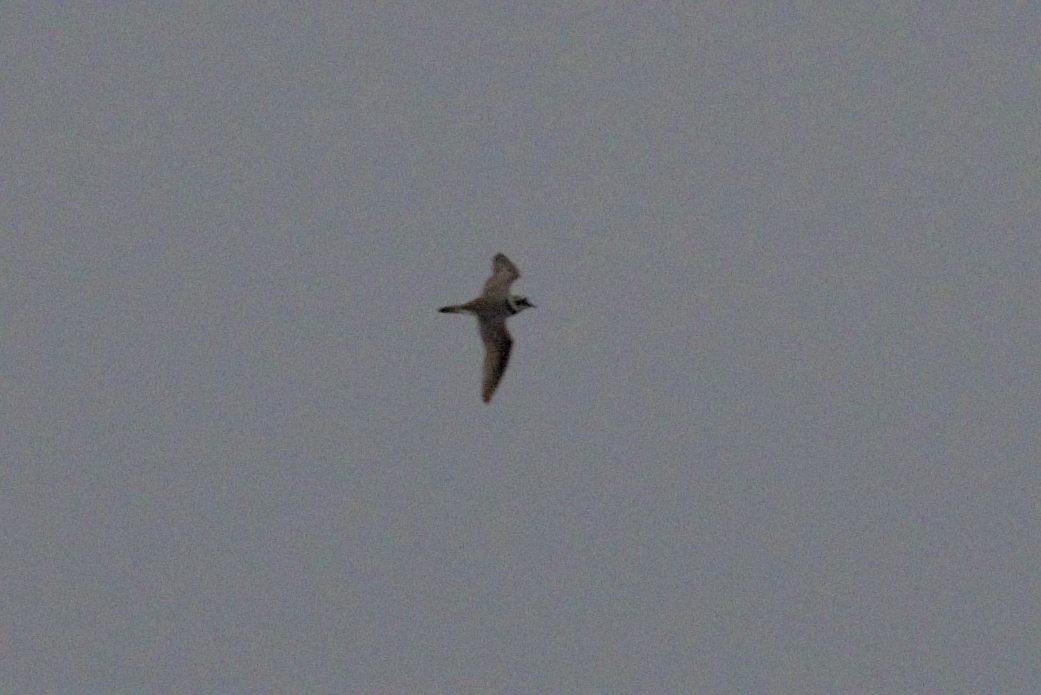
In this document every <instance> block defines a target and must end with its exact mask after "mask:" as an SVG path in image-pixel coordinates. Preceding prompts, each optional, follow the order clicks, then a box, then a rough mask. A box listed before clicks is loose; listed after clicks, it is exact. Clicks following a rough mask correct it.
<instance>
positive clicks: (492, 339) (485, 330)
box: [478, 256, 513, 403]
mask: <svg viewBox="0 0 1041 695" xmlns="http://www.w3.org/2000/svg"><path fill="white" fill-rule="evenodd" d="M503 258H505V256H503ZM508 262H509V261H507V263H508ZM478 324H479V327H480V329H481V340H482V341H483V342H484V369H483V378H482V379H481V400H483V401H484V402H485V403H487V402H489V401H491V400H492V394H493V393H495V387H497V386H498V385H499V381H500V380H501V379H502V375H503V372H505V371H506V363H507V362H508V361H509V359H510V348H512V347H513V338H511V337H510V332H509V331H508V330H506V319H505V318H498V319H482V320H481V321H479V322H478Z"/></svg>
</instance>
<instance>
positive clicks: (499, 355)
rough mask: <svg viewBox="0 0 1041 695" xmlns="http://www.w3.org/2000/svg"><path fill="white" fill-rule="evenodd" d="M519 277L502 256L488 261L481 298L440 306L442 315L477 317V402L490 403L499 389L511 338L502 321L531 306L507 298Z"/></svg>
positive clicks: (516, 297)
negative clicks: (480, 345) (480, 346)
mask: <svg viewBox="0 0 1041 695" xmlns="http://www.w3.org/2000/svg"><path fill="white" fill-rule="evenodd" d="M519 277H520V271H519V270H517V266H515V265H513V263H512V262H511V261H510V259H509V258H507V257H506V256H505V255H504V254H501V253H497V254H495V257H494V258H492V275H491V277H490V278H488V280H487V281H486V282H485V283H484V291H483V292H481V296H480V297H478V298H477V299H474V300H473V301H469V302H467V303H466V304H453V305H451V306H443V307H441V308H440V309H438V311H440V312H442V313H444V314H473V315H475V316H476V317H477V328H478V329H479V330H480V332H481V340H482V341H483V342H484V369H483V378H482V380H481V400H483V401H484V402H485V403H488V402H489V401H491V400H492V394H493V393H495V387H496V386H498V385H499V381H500V380H501V379H502V374H503V372H505V371H506V362H507V361H508V360H509V359H510V348H512V347H513V338H511V337H510V332H509V331H508V330H506V319H507V318H508V317H510V316H513V315H514V314H519V313H520V312H522V311H524V310H525V309H528V308H532V309H534V308H535V305H534V304H532V303H531V302H529V301H528V298H527V297H524V296H521V295H519V294H510V285H512V284H513V281H514V280H516V279H517V278H519Z"/></svg>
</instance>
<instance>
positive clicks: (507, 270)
mask: <svg viewBox="0 0 1041 695" xmlns="http://www.w3.org/2000/svg"><path fill="white" fill-rule="evenodd" d="M519 277H520V271H519V270H517V266H515V265H513V262H512V261H511V260H510V259H509V258H507V257H506V255H505V254H502V253H497V254H495V257H494V258H492V275H491V277H490V278H488V280H487V281H486V282H485V283H484V292H483V294H482V296H484V297H488V298H503V297H505V296H506V294H507V293H508V291H509V289H510V285H511V284H513V281H514V280H516V279H517V278H519Z"/></svg>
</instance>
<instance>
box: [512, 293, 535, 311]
mask: <svg viewBox="0 0 1041 695" xmlns="http://www.w3.org/2000/svg"><path fill="white" fill-rule="evenodd" d="M510 308H511V309H513V313H515V314H519V313H520V312H522V311H524V310H525V309H534V308H535V305H534V304H532V303H531V302H529V301H528V298H527V297H525V296H522V295H519V294H511V295H510Z"/></svg>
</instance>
